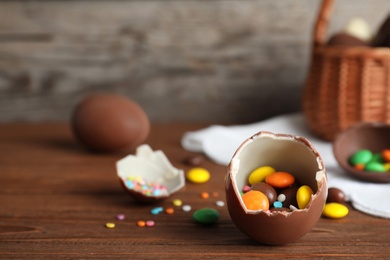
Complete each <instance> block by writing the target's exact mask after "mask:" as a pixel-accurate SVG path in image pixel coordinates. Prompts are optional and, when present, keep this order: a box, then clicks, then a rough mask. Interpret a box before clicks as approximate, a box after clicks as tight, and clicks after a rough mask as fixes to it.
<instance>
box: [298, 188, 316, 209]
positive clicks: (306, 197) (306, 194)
mask: <svg viewBox="0 0 390 260" xmlns="http://www.w3.org/2000/svg"><path fill="white" fill-rule="evenodd" d="M313 194H314V192H313V190H312V189H311V188H310V187H309V186H307V185H303V186H301V187H299V189H298V191H297V203H298V207H299V208H300V209H304V208H306V206H307V204H309V202H310V200H311V195H313Z"/></svg>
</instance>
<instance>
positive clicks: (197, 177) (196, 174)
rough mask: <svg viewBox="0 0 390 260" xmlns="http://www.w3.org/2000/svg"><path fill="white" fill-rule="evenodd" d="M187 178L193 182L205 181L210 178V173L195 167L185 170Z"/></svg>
mask: <svg viewBox="0 0 390 260" xmlns="http://www.w3.org/2000/svg"><path fill="white" fill-rule="evenodd" d="M186 177H187V180H188V181H190V182H193V183H205V182H207V181H208V180H209V179H210V173H209V171H208V170H206V169H204V168H201V167H196V168H192V169H191V170H189V171H188V172H187V175H186Z"/></svg>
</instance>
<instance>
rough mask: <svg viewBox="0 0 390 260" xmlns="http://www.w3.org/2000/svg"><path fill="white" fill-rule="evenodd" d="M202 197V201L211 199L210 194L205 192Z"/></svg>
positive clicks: (201, 194)
mask: <svg viewBox="0 0 390 260" xmlns="http://www.w3.org/2000/svg"><path fill="white" fill-rule="evenodd" d="M200 197H201V198H202V199H208V198H209V197H210V194H209V193H208V192H206V191H204V192H202V193H200Z"/></svg>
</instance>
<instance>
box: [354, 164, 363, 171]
mask: <svg viewBox="0 0 390 260" xmlns="http://www.w3.org/2000/svg"><path fill="white" fill-rule="evenodd" d="M353 167H354V168H355V169H356V170H358V171H363V170H364V168H365V167H366V165H364V164H363V163H358V164H356V165H355V166H353Z"/></svg>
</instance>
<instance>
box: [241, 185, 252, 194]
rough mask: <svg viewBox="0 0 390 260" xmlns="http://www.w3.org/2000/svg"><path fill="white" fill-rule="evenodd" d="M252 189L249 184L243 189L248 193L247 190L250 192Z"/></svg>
mask: <svg viewBox="0 0 390 260" xmlns="http://www.w3.org/2000/svg"><path fill="white" fill-rule="evenodd" d="M250 190H251V187H250V186H249V185H245V186H244V188H243V189H242V191H243V192H244V193H246V192H248V191H250Z"/></svg>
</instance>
